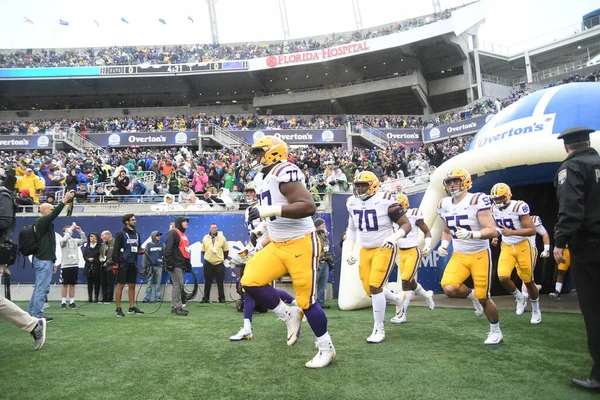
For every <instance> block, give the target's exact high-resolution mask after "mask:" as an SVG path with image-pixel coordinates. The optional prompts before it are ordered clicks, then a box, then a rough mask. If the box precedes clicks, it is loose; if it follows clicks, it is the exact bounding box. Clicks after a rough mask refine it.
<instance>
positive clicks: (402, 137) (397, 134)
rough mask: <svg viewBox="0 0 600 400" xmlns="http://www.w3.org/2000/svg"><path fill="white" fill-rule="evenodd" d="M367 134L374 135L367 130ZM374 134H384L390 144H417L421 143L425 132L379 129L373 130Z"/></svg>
mask: <svg viewBox="0 0 600 400" xmlns="http://www.w3.org/2000/svg"><path fill="white" fill-rule="evenodd" d="M365 130H366V131H367V132H369V133H372V132H371V130H370V129H365ZM373 131H375V132H373V133H383V134H384V135H385V136H386V138H387V140H388V141H390V142H400V143H403V144H404V143H407V142H409V143H416V142H419V143H420V142H421V141H422V140H423V139H422V136H423V132H422V131H421V129H383V128H377V129H373Z"/></svg>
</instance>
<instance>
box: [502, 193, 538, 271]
mask: <svg viewBox="0 0 600 400" xmlns="http://www.w3.org/2000/svg"><path fill="white" fill-rule="evenodd" d="M492 214H493V215H494V219H495V220H496V225H498V227H499V228H502V229H511V230H520V229H524V227H523V224H522V223H521V216H523V215H529V205H527V203H525V202H524V201H519V200H511V201H510V202H509V203H508V205H507V206H506V207H504V208H500V207H498V206H495V207H494V208H493V209H492ZM534 257H537V255H536V254H534V252H533V251H531V243H530V241H529V236H505V235H502V248H501V250H500V258H499V259H498V276H510V275H511V274H512V271H513V269H514V268H515V266H516V268H517V274H518V275H519V278H521V280H522V281H523V282H525V283H527V282H531V279H532V278H533V265H534V263H535V262H534V260H535V258H534Z"/></svg>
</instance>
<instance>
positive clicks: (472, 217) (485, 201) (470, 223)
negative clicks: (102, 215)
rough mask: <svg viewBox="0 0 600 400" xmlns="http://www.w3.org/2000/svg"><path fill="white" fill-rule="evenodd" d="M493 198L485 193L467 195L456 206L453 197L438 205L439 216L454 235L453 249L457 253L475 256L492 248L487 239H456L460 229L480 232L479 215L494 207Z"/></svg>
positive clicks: (444, 199)
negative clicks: (480, 212) (482, 211)
mask: <svg viewBox="0 0 600 400" xmlns="http://www.w3.org/2000/svg"><path fill="white" fill-rule="evenodd" d="M492 203H493V201H492V198H491V197H490V196H488V195H486V194H484V193H467V195H466V196H465V197H464V198H463V199H462V200H461V201H460V202H459V203H458V204H454V201H453V199H452V197H444V198H443V199H442V200H440V202H439V203H438V214H439V215H440V217H441V218H442V220H444V222H445V223H446V226H447V227H448V229H449V230H450V233H451V234H452V247H453V248H454V251H456V252H457V253H463V254H475V253H479V252H480V251H483V250H487V249H489V248H490V243H489V241H488V240H487V239H476V240H474V239H471V240H461V239H458V238H457V237H456V231H457V230H458V228H463V229H466V230H468V231H480V230H481V229H482V226H481V225H480V224H479V220H478V219H477V214H478V213H479V211H481V210H487V209H490V208H491V207H492Z"/></svg>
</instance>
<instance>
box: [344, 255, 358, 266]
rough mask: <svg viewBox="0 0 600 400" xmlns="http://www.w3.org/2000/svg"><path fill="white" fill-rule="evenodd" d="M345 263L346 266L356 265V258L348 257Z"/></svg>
mask: <svg viewBox="0 0 600 400" xmlns="http://www.w3.org/2000/svg"><path fill="white" fill-rule="evenodd" d="M346 262H347V263H348V265H354V264H356V258H354V257H352V256H350V257H349V258H348V259H347V260H346Z"/></svg>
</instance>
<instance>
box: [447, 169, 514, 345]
mask: <svg viewBox="0 0 600 400" xmlns="http://www.w3.org/2000/svg"><path fill="white" fill-rule="evenodd" d="M471 185H472V181H471V175H470V174H469V173H468V172H467V171H466V170H465V169H463V168H453V169H451V170H450V171H448V173H447V174H446V178H445V179H444V188H445V189H446V193H448V196H449V197H445V198H443V199H442V200H441V201H440V202H439V203H438V213H439V215H440V217H441V218H442V220H443V221H444V229H443V231H442V243H441V244H440V247H439V248H438V254H439V255H440V256H441V257H445V256H447V255H448V246H449V245H450V240H452V247H453V248H454V252H453V253H452V257H451V258H450V261H449V262H448V265H447V266H446V269H445V270H444V275H443V276H442V282H441V285H442V288H443V289H444V293H446V295H447V296H448V297H459V298H468V299H470V300H471V301H472V302H473V306H474V307H475V315H477V316H481V315H483V314H484V313H485V315H486V317H487V319H488V321H489V322H490V332H489V333H488V336H487V338H486V340H485V341H484V343H485V344H498V343H501V342H502V341H503V339H504V338H503V336H502V332H501V331H500V322H499V317H498V308H497V307H496V304H495V303H494V301H493V300H492V299H491V298H490V285H491V279H492V259H491V252H490V244H489V241H488V239H492V238H494V237H496V236H497V235H498V232H497V231H496V223H495V221H494V217H493V216H492V211H491V207H492V203H493V202H492V199H491V198H490V197H489V196H487V195H486V194H484V193H469V189H470V188H471ZM469 275H470V276H471V277H472V278H473V285H474V287H475V289H474V290H472V289H470V288H468V287H467V286H465V284H464V283H463V282H464V281H465V280H466V279H467V278H468V277H469Z"/></svg>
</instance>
